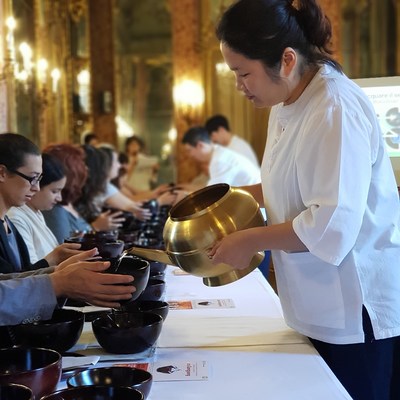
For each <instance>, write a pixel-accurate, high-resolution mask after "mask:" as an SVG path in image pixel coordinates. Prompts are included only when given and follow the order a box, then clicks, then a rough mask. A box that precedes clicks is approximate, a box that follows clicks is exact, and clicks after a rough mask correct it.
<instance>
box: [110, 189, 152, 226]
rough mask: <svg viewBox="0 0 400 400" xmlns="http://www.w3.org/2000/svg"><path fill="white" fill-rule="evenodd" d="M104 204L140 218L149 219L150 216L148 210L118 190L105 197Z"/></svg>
mask: <svg viewBox="0 0 400 400" xmlns="http://www.w3.org/2000/svg"><path fill="white" fill-rule="evenodd" d="M105 204H106V205H107V206H109V207H111V208H116V209H119V210H124V211H129V212H131V213H132V214H133V215H134V216H135V217H136V218H138V219H140V220H143V219H149V218H150V217H151V213H150V212H149V210H147V209H144V208H142V207H141V206H140V204H139V203H137V202H136V201H134V200H131V199H130V198H129V197H128V196H126V195H125V194H124V193H122V192H121V191H120V190H118V191H117V192H115V193H114V194H113V195H112V196H110V197H107V198H106V199H105Z"/></svg>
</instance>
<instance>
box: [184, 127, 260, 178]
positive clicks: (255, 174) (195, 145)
mask: <svg viewBox="0 0 400 400" xmlns="http://www.w3.org/2000/svg"><path fill="white" fill-rule="evenodd" d="M182 143H183V144H184V146H185V150H186V152H187V154H188V156H189V157H191V158H192V159H194V160H196V161H197V162H199V163H203V164H208V173H209V179H208V181H207V185H206V186H209V185H213V184H216V183H227V184H228V185H231V186H243V185H252V184H255V183H258V182H260V179H261V178H260V169H259V168H258V167H257V166H255V165H254V164H253V163H252V162H251V161H249V160H248V159H247V158H246V157H244V156H242V155H240V154H238V153H236V152H234V151H232V150H229V149H227V148H226V147H223V146H219V145H217V144H214V143H212V142H211V139H210V136H209V134H208V132H207V129H206V128H204V127H202V126H195V127H193V128H190V129H189V130H188V131H187V132H186V133H185V134H184V136H183V138H182Z"/></svg>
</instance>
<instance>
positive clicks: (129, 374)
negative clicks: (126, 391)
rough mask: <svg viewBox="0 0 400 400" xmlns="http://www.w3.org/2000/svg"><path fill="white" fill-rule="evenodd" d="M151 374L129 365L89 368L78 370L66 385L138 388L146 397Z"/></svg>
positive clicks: (148, 391) (150, 383)
mask: <svg viewBox="0 0 400 400" xmlns="http://www.w3.org/2000/svg"><path fill="white" fill-rule="evenodd" d="M152 383H153V376H152V375H151V373H150V372H148V371H145V370H143V369H139V368H131V367H105V368H90V369H87V370H85V371H81V372H78V373H77V374H75V375H74V376H72V377H71V378H69V379H68V380H67V386H68V387H78V386H93V385H100V386H103V385H104V386H125V387H131V388H133V389H136V390H139V391H140V392H142V393H143V396H144V398H145V399H146V398H147V397H148V396H149V393H150V389H151V385H152Z"/></svg>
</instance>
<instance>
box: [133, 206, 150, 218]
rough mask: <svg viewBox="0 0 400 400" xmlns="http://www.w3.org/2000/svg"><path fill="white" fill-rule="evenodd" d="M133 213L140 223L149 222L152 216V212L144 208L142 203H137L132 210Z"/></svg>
mask: <svg viewBox="0 0 400 400" xmlns="http://www.w3.org/2000/svg"><path fill="white" fill-rule="evenodd" d="M131 212H132V214H133V215H134V217H135V218H137V219H138V220H140V221H147V220H149V219H150V218H151V216H152V214H151V211H150V210H149V209H148V208H143V207H142V203H136V202H135V206H134V207H132V208H131Z"/></svg>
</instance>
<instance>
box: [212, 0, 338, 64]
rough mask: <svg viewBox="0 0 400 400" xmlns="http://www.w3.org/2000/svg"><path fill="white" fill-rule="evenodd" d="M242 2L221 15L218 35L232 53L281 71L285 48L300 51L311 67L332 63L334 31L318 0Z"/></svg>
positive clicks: (252, 0) (240, 0)
mask: <svg viewBox="0 0 400 400" xmlns="http://www.w3.org/2000/svg"><path fill="white" fill-rule="evenodd" d="M292 3H293V0H239V1H237V2H236V3H234V4H233V5H232V6H230V7H229V8H228V9H227V10H226V12H225V13H224V14H223V15H222V18H221V20H220V22H219V24H218V26H217V29H216V35H217V38H218V40H219V41H220V42H222V43H225V44H226V45H227V46H228V47H229V48H231V49H232V50H233V51H235V52H237V53H240V54H242V55H244V56H245V57H247V58H250V59H252V60H260V61H261V62H262V63H263V64H264V65H265V66H266V67H267V68H269V69H270V70H272V71H276V70H278V69H279V67H280V65H281V58H282V54H283V51H284V49H285V48H287V47H292V48H293V49H295V50H297V51H298V52H299V53H300V54H301V55H302V56H303V57H304V59H305V63H306V64H309V65H320V64H329V65H331V66H332V67H333V68H335V69H336V70H338V71H342V67H341V66H340V64H339V63H338V62H337V61H335V60H334V59H333V58H332V57H331V54H332V50H331V37H332V29H331V24H330V22H329V19H328V18H327V17H326V16H325V15H324V14H323V12H322V10H321V8H320V7H319V5H318V4H317V2H316V0H297V7H295V6H294V5H293V4H292Z"/></svg>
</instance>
